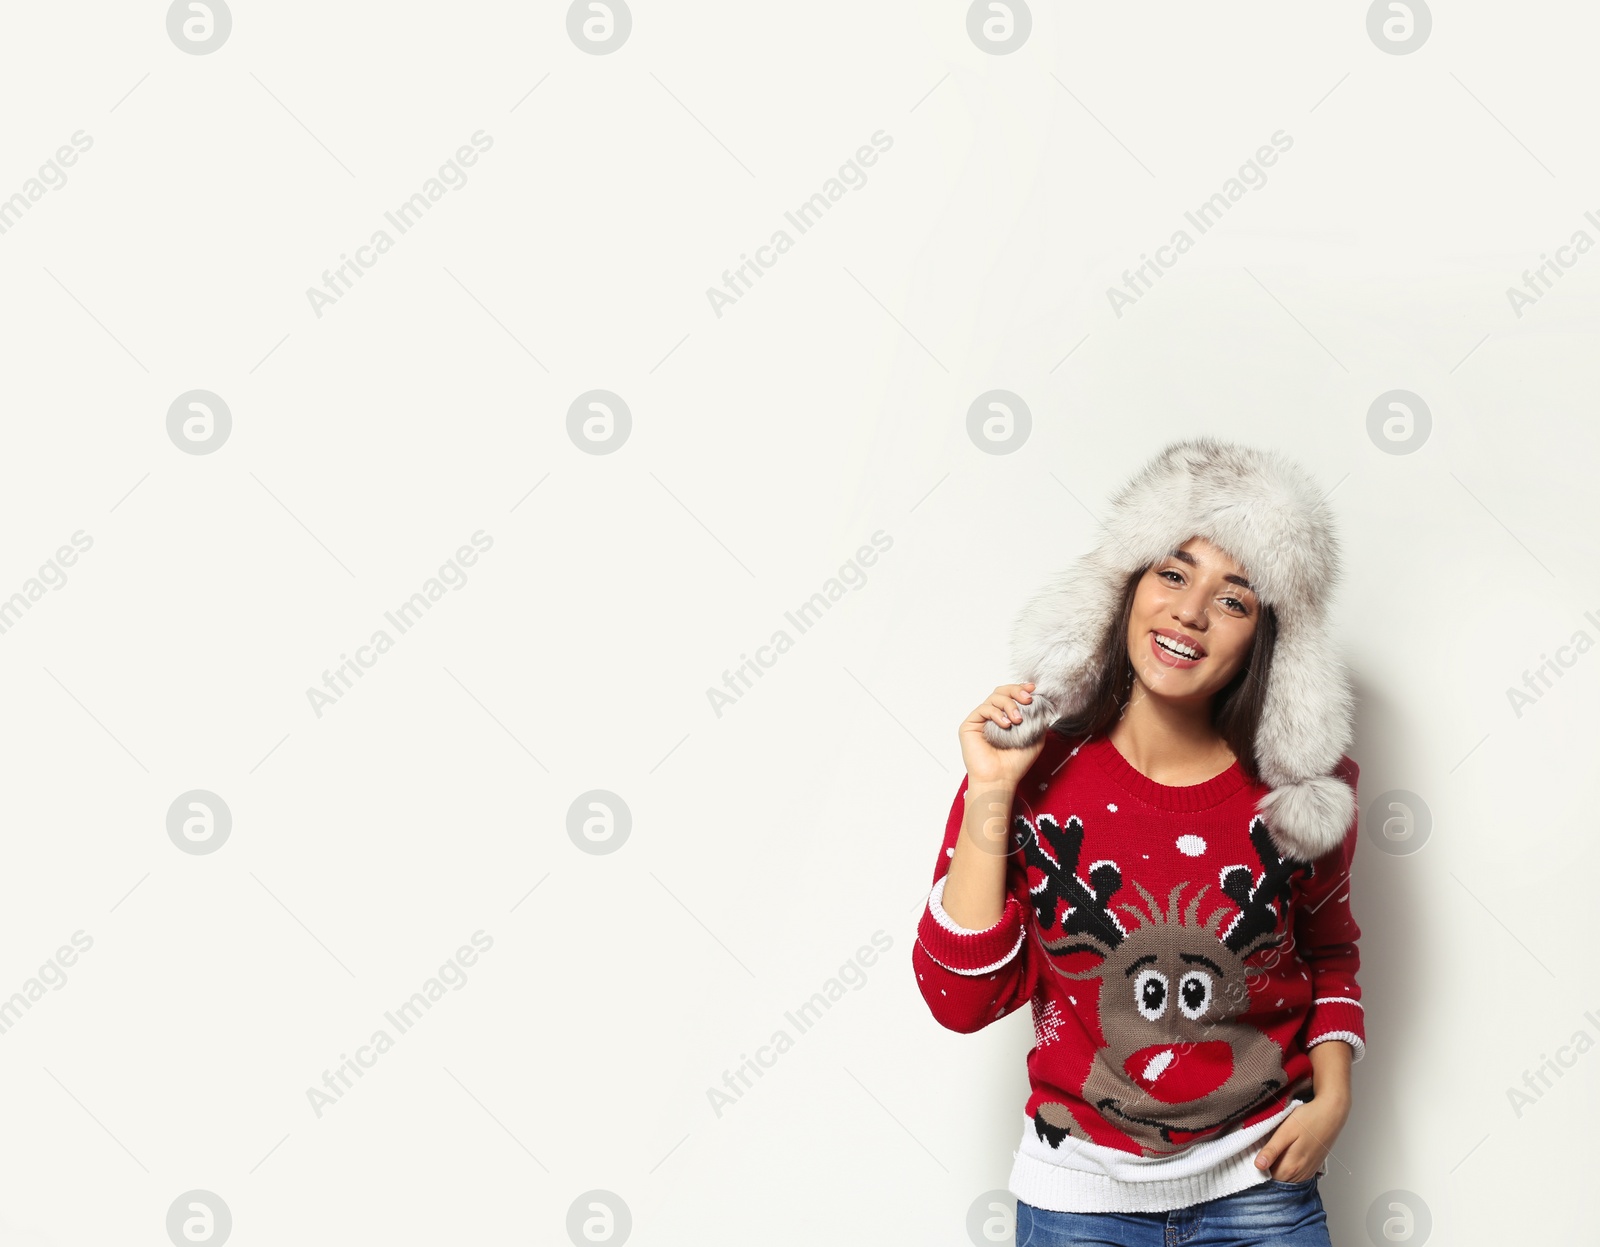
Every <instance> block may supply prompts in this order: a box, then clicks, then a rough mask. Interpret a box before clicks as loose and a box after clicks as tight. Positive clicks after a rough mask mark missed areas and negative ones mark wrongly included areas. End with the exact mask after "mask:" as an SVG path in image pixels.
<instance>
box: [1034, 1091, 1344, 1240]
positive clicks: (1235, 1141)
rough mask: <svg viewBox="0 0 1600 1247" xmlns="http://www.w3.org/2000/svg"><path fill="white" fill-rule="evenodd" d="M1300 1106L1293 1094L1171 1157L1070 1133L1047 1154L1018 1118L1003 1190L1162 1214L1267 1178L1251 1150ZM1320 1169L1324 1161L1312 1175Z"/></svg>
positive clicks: (1037, 1199) (1061, 1202) (1059, 1207)
mask: <svg viewBox="0 0 1600 1247" xmlns="http://www.w3.org/2000/svg"><path fill="white" fill-rule="evenodd" d="M1303 1103H1305V1101H1303V1100H1301V1099H1299V1098H1298V1097H1296V1098H1295V1099H1292V1100H1290V1101H1289V1103H1288V1105H1287V1106H1286V1107H1285V1108H1284V1110H1283V1111H1282V1112H1281V1113H1277V1114H1275V1115H1274V1116H1272V1117H1269V1118H1267V1119H1266V1120H1265V1121H1260V1122H1257V1123H1256V1124H1255V1125H1253V1126H1251V1127H1249V1128H1248V1129H1245V1130H1234V1131H1230V1132H1229V1133H1227V1134H1225V1135H1223V1136H1222V1137H1221V1138H1216V1139H1206V1140H1204V1141H1203V1142H1200V1143H1196V1144H1194V1145H1193V1146H1192V1147H1190V1148H1188V1149H1186V1150H1185V1151H1182V1152H1179V1153H1177V1154H1176V1155H1173V1156H1160V1157H1148V1158H1147V1157H1142V1156H1135V1155H1133V1154H1132V1153H1131V1152H1124V1151H1122V1150H1121V1149H1120V1148H1114V1147H1105V1146H1103V1145H1101V1144H1098V1143H1090V1142H1087V1141H1086V1140H1082V1139H1075V1138H1070V1137H1069V1138H1067V1139H1065V1140H1063V1141H1062V1144H1061V1148H1060V1151H1059V1153H1052V1154H1051V1155H1050V1156H1049V1157H1048V1158H1047V1157H1046V1156H1045V1155H1044V1153H1047V1152H1051V1149H1050V1146H1049V1144H1047V1143H1044V1142H1042V1141H1041V1140H1040V1139H1039V1136H1038V1134H1037V1133H1036V1132H1035V1130H1034V1125H1033V1121H1032V1119H1030V1118H1027V1117H1024V1118H1023V1123H1022V1146H1021V1148H1020V1149H1019V1150H1018V1151H1016V1152H1014V1153H1012V1155H1013V1157H1014V1159H1015V1163H1014V1164H1013V1165H1012V1168H1011V1180H1010V1183H1009V1187H1010V1190H1011V1193H1012V1194H1013V1195H1015V1196H1016V1197H1017V1198H1018V1199H1020V1200H1022V1201H1023V1202H1025V1203H1029V1204H1032V1205H1033V1206H1034V1207H1035V1208H1045V1209H1048V1210H1050V1211H1052V1212H1169V1211H1171V1210H1172V1209H1174V1208H1187V1207H1189V1206H1190V1205H1191V1204H1199V1203H1203V1202H1204V1201H1206V1200H1208V1199H1220V1198H1221V1197H1222V1196H1224V1195H1233V1194H1235V1193H1237V1192H1239V1191H1243V1190H1247V1189H1248V1188H1250V1187H1252V1186H1258V1185H1260V1184H1261V1183H1263V1182H1266V1181H1267V1180H1268V1179H1269V1178H1271V1176H1272V1175H1271V1174H1270V1173H1268V1172H1267V1171H1266V1170H1264V1169H1258V1168H1256V1154H1257V1153H1258V1152H1259V1151H1260V1150H1261V1144H1262V1143H1264V1142H1265V1141H1266V1139H1267V1137H1268V1136H1270V1135H1271V1134H1272V1132H1273V1130H1275V1129H1276V1128H1277V1127H1278V1125H1279V1123H1281V1122H1282V1121H1283V1119H1284V1118H1285V1117H1287V1116H1288V1115H1289V1114H1290V1113H1292V1112H1294V1110H1295V1109H1297V1108H1299V1107H1300V1105H1301V1104H1303ZM1327 1171H1328V1162H1327V1161H1323V1162H1322V1168H1320V1169H1318V1170H1317V1173H1318V1174H1319V1175H1321V1174H1324V1173H1326V1172H1327Z"/></svg>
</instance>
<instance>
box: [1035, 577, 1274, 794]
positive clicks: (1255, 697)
mask: <svg viewBox="0 0 1600 1247" xmlns="http://www.w3.org/2000/svg"><path fill="white" fill-rule="evenodd" d="M1152 566H1154V565H1153V564H1152ZM1149 570H1150V568H1149V567H1143V568H1140V569H1139V570H1138V571H1136V572H1134V573H1133V574H1132V575H1131V576H1129V577H1128V583H1127V584H1126V585H1125V586H1124V587H1123V591H1122V609H1121V610H1120V611H1118V612H1117V621H1116V622H1115V623H1113V624H1112V626H1111V627H1110V628H1108V629H1106V635H1105V636H1104V637H1103V638H1102V639H1101V642H1100V649H1099V652H1098V653H1097V654H1096V656H1095V662H1094V669H1095V670H1098V671H1099V672H1100V676H1099V679H1097V680H1096V681H1095V686H1094V690H1093V692H1092V694H1091V695H1090V697H1089V701H1088V703H1087V704H1086V705H1085V706H1084V708H1083V709H1082V710H1080V711H1079V712H1078V713H1077V714H1074V715H1064V716H1062V717H1061V718H1059V719H1057V720H1056V721H1055V722H1054V723H1052V724H1051V725H1050V727H1051V730H1052V731H1056V732H1060V733H1061V734H1062V735H1063V736H1067V737H1072V738H1088V737H1090V736H1098V735H1101V734H1102V733H1104V732H1108V731H1110V730H1111V726H1112V724H1114V723H1116V721H1117V720H1118V719H1120V718H1121V717H1122V713H1123V711H1124V710H1126V709H1127V706H1128V699H1129V698H1130V697H1131V696H1132V695H1133V682H1134V676H1133V664H1132V663H1131V662H1130V661H1129V660H1128V619H1129V618H1130V617H1131V616H1132V614H1133V598H1134V594H1135V593H1137V592H1138V588H1139V581H1140V580H1141V579H1142V578H1143V577H1144V575H1145V573H1146V572H1148V571H1149ZM1277 640H1278V617H1277V614H1276V613H1275V612H1274V611H1273V609H1272V607H1270V606H1267V605H1265V604H1262V606H1261V608H1260V613H1259V614H1258V615H1257V617H1256V635H1255V641H1254V643H1253V644H1252V646H1251V649H1250V656H1249V658H1247V659H1246V660H1245V663H1244V666H1242V667H1240V668H1239V670H1238V671H1237V672H1236V673H1235V674H1234V677H1233V679H1231V680H1230V681H1228V684H1227V686H1226V687H1225V688H1223V689H1222V690H1221V691H1220V692H1219V693H1217V694H1216V696H1214V697H1213V698H1212V699H1211V725H1212V726H1213V727H1214V728H1216V730H1217V735H1219V736H1221V737H1222V739H1223V740H1224V741H1226V742H1227V745H1228V748H1229V749H1231V750H1233V756H1234V757H1236V758H1238V759H1239V769H1240V770H1242V771H1243V772H1244V774H1245V778H1246V779H1248V780H1250V782H1251V783H1258V782H1260V769H1259V767H1258V766H1257V763H1256V727H1257V726H1258V725H1259V724H1260V722H1261V711H1262V708H1263V707H1264V706H1265V704H1266V699H1267V673H1268V672H1269V671H1270V670H1271V669H1272V650H1273V647H1274V645H1275V644H1276V643H1277Z"/></svg>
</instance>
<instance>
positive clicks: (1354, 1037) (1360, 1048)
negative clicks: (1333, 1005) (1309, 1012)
mask: <svg viewBox="0 0 1600 1247" xmlns="http://www.w3.org/2000/svg"><path fill="white" fill-rule="evenodd" d="M1324 1039H1342V1040H1344V1041H1345V1043H1347V1044H1349V1045H1350V1046H1351V1047H1352V1048H1354V1049H1355V1050H1356V1054H1355V1056H1353V1057H1351V1058H1350V1064H1352V1065H1354V1064H1355V1063H1356V1062H1357V1061H1359V1060H1360V1059H1361V1058H1362V1057H1364V1056H1366V1055H1367V1045H1366V1042H1365V1041H1364V1040H1363V1039H1362V1038H1361V1036H1360V1035H1358V1034H1356V1033H1355V1032H1354V1031H1329V1032H1328V1033H1327V1034H1326V1035H1318V1036H1317V1037H1316V1038H1315V1039H1313V1040H1311V1042H1310V1043H1308V1044H1306V1051H1307V1052H1310V1051H1311V1049H1313V1048H1315V1047H1316V1046H1317V1045H1318V1044H1319V1043H1321V1042H1322V1041H1323V1040H1324Z"/></svg>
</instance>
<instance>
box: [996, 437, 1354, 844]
mask: <svg viewBox="0 0 1600 1247" xmlns="http://www.w3.org/2000/svg"><path fill="white" fill-rule="evenodd" d="M1322 495H1323V491H1322V489H1321V487H1320V486H1318V484H1317V483H1316V481H1315V480H1313V479H1312V477H1311V475H1310V474H1309V473H1307V472H1306V471H1305V470H1304V469H1303V468H1301V467H1299V466H1298V465H1297V464H1295V463H1293V462H1292V461H1290V460H1289V459H1287V458H1285V457H1284V456H1283V455H1281V454H1278V453H1276V452H1271V451H1262V450H1257V449H1255V448H1253V447H1249V446H1242V445H1238V444H1236V443H1232V442H1225V441H1220V440H1218V439H1216V438H1211V437H1199V438H1192V439H1189V440H1187V441H1180V442H1174V443H1173V444H1171V445H1169V446H1168V447H1167V448H1166V449H1165V450H1163V451H1161V452H1160V453H1159V454H1158V455H1156V457H1155V458H1154V459H1152V460H1151V461H1150V462H1149V463H1148V464H1147V465H1146V466H1145V467H1144V468H1143V469H1141V470H1140V471H1139V472H1138V473H1137V474H1135V475H1134V477H1133V478H1132V479H1131V480H1130V481H1129V482H1128V483H1127V484H1126V485H1124V486H1123V487H1122V489H1121V490H1120V491H1119V492H1118V493H1117V494H1116V496H1115V497H1113V498H1112V500H1111V514H1110V517H1109V518H1108V519H1107V520H1105V521H1103V522H1102V526H1101V527H1102V535H1101V539H1100V542H1099V544H1098V545H1097V546H1096V547H1095V548H1094V549H1092V550H1090V551H1089V552H1088V553H1086V554H1083V555H1082V556H1080V557H1079V558H1078V559H1077V560H1076V561H1075V562H1074V563H1073V564H1072V565H1071V566H1070V567H1068V568H1067V570H1066V571H1064V572H1062V573H1061V574H1059V575H1058V576H1056V577H1055V578H1054V579H1053V580H1052V581H1051V582H1050V583H1049V584H1047V585H1046V586H1045V587H1044V588H1043V589H1042V590H1041V591H1040V592H1039V593H1037V594H1036V595H1035V596H1034V597H1033V598H1032V599H1031V600H1030V601H1029V602H1028V603H1027V604H1026V605H1025V606H1024V607H1023V608H1022V610H1021V612H1020V613H1019V614H1018V616H1017V619H1016V623H1015V625H1014V626H1013V629H1012V634H1011V651H1012V665H1013V667H1014V668H1015V670H1016V673H1017V679H1018V680H1019V681H1021V682H1028V681H1032V682H1033V683H1035V684H1036V685H1037V687H1036V688H1035V689H1034V690H1033V700H1032V701H1030V702H1028V703H1027V704H1025V705H1019V709H1020V711H1021V714H1022V722H1021V723H1018V724H1015V725H1013V726H1012V727H1011V728H1010V729H1009V730H1007V729H1004V728H1001V727H999V726H998V725H996V724H995V723H993V722H992V721H991V722H985V724H984V728H983V731H984V737H985V739H987V740H988V741H989V743H990V744H992V745H995V746H997V747H999V748H1014V749H1020V748H1025V747H1026V746H1028V745H1031V744H1033V743H1034V742H1035V741H1037V740H1038V739H1039V737H1040V735H1041V734H1043V732H1044V731H1045V730H1046V728H1048V727H1049V726H1050V724H1051V723H1053V722H1054V721H1055V720H1056V719H1058V718H1060V717H1061V716H1063V715H1069V714H1075V713H1077V712H1079V711H1081V710H1082V709H1083V708H1084V707H1085V706H1086V705H1087V704H1088V702H1089V700H1090V698H1091V696H1092V694H1093V691H1094V688H1095V686H1096V683H1097V681H1098V679H1099V678H1100V675H1101V672H1100V670H1099V665H1098V652H1099V649H1100V646H1101V643H1102V642H1103V640H1104V638H1105V634H1106V630H1107V629H1108V628H1110V627H1112V626H1113V625H1114V624H1115V623H1117V622H1118V621H1119V619H1120V614H1119V608H1120V607H1121V604H1122V593H1123V589H1124V587H1125V586H1126V584H1127V581H1128V577H1129V576H1131V575H1132V574H1133V573H1134V572H1136V571H1139V570H1140V569H1142V568H1145V567H1148V566H1149V565H1150V564H1151V563H1154V562H1158V561H1160V560H1161V559H1163V558H1165V557H1166V556H1167V555H1168V554H1169V553H1171V551H1172V550H1174V549H1175V548H1177V547H1178V546H1181V545H1182V544H1183V543H1184V542H1185V541H1188V540H1189V539H1190V538H1191V537H1204V538H1205V539H1206V540H1207V541H1210V542H1212V543H1213V544H1214V545H1216V546H1218V547H1220V548H1221V549H1223V550H1225V551H1227V552H1228V553H1229V554H1230V555H1232V556H1233V558H1234V559H1236V560H1237V561H1238V562H1240V563H1241V564H1243V565H1244V568H1245V573H1246V575H1248V577H1249V578H1250V583H1251V584H1252V585H1253V586H1255V589H1256V594H1257V597H1258V599H1259V600H1260V601H1261V602H1264V603H1266V604H1268V605H1270V606H1271V607H1272V608H1273V611H1274V613H1275V615H1276V617H1277V624H1278V633H1277V641H1276V644H1275V646H1274V649H1273V655H1272V663H1271V667H1270V669H1269V671H1268V675H1267V689H1266V697H1265V701H1264V705H1263V710H1262V716H1261V722H1260V724H1259V726H1258V727H1257V729H1256V740H1255V750H1256V761H1257V765H1258V766H1259V768H1260V778H1261V782H1262V783H1264V784H1265V785H1266V786H1267V787H1268V788H1270V789H1271V791H1270V792H1268V793H1267V794H1266V795H1265V796H1264V797H1262V799H1261V802H1260V805H1259V807H1258V812H1259V813H1260V814H1261V815H1262V816H1263V817H1264V818H1265V819H1266V820H1267V826H1268V830H1269V831H1270V832H1271V833H1272V835H1273V838H1274V841H1275V842H1276V844H1277V845H1278V848H1279V850H1280V851H1281V852H1283V853H1285V855H1287V856H1293V857H1297V858H1300V859H1302V860H1311V859H1314V858H1317V857H1320V856H1321V855H1322V854H1324V853H1326V852H1328V851H1329V850H1330V849H1332V848H1334V847H1336V846H1337V845H1338V844H1339V843H1340V842H1341V841H1342V840H1343V839H1344V835H1345V832H1346V831H1347V830H1348V829H1349V827H1350V822H1351V819H1352V818H1353V817H1354V816H1355V794H1354V793H1353V792H1352V791H1351V789H1350V786H1349V785H1348V784H1346V783H1345V782H1344V781H1343V780H1342V779H1340V778H1339V777H1338V776H1335V775H1332V774H1330V772H1331V771H1332V770H1333V769H1334V767H1336V766H1337V765H1338V763H1339V761H1340V757H1341V755H1342V754H1344V752H1345V750H1346V749H1348V748H1349V746H1350V742H1351V736H1352V720H1353V715H1354V703H1355V697H1354V693H1353V691H1352V689H1351V686H1350V681H1349V677H1348V675H1347V673H1346V672H1345V669H1344V666H1343V664H1342V662H1341V661H1340V659H1339V655H1338V653H1337V652H1336V650H1335V648H1334V645H1333V643H1332V640H1331V638H1330V637H1329V635H1328V629H1327V622H1326V616H1327V601H1328V596H1329V594H1330V593H1331V591H1332V589H1333V587H1334V585H1335V583H1336V582H1337V580H1338V577H1339V545H1338V540H1337V537H1336V536H1335V534H1334V531H1333V515H1332V511H1331V509H1330V508H1329V507H1328V505H1327V503H1326V502H1325V501H1324V500H1323V496H1322Z"/></svg>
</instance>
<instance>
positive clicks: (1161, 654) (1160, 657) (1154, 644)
mask: <svg viewBox="0 0 1600 1247" xmlns="http://www.w3.org/2000/svg"><path fill="white" fill-rule="evenodd" d="M1150 649H1151V651H1152V652H1153V653H1154V654H1155V656H1156V659H1157V661H1159V662H1160V663H1162V664H1163V665H1164V666H1168V667H1198V666H1199V665H1200V659H1198V658H1179V657H1178V656H1177V655H1176V654H1174V653H1173V652H1172V651H1171V650H1169V649H1163V648H1162V647H1161V645H1160V643H1159V642H1158V641H1157V640H1156V634H1155V633H1154V632H1152V633H1151V634H1150Z"/></svg>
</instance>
